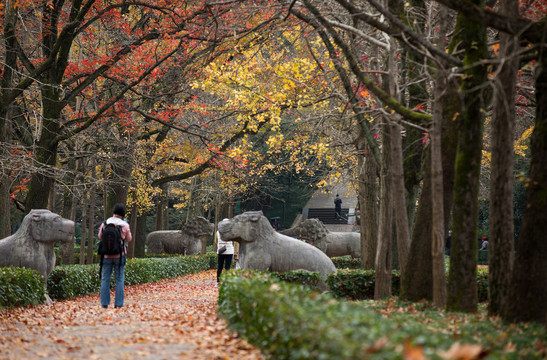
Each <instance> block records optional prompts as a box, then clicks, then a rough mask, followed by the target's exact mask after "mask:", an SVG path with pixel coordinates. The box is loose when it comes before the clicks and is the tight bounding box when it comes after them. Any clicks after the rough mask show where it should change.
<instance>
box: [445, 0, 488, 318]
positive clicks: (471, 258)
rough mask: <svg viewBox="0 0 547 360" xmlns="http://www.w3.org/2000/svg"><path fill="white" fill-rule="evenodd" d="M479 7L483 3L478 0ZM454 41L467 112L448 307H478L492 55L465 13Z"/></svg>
mask: <svg viewBox="0 0 547 360" xmlns="http://www.w3.org/2000/svg"><path fill="white" fill-rule="evenodd" d="M474 3H476V4H477V5H481V6H482V5H483V2H482V1H480V0H478V1H474ZM455 31H456V35H455V39H459V40H461V43H460V47H461V48H463V49H465V58H464V65H465V66H466V69H465V71H464V75H463V83H462V87H461V92H462V98H463V106H462V108H461V112H462V114H463V117H462V122H461V123H460V129H459V131H458V150H457V154H456V176H455V182H454V213H453V225H454V227H453V236H452V243H451V247H452V248H451V250H450V272H449V276H448V297H447V309H448V310H450V311H463V312H475V311H476V310H477V302H478V296H477V278H476V275H477V226H478V191H479V175H480V167H481V156H482V121H483V119H482V109H483V102H484V101H485V99H484V98H483V90H482V89H483V86H484V84H485V83H486V66H485V65H480V64H478V62H479V61H481V60H483V59H485V58H486V56H487V49H486V28H485V27H484V26H483V25H480V24H477V23H475V22H473V21H470V20H468V19H467V18H465V17H464V16H462V15H461V14H460V15H458V20H457V23H456V30H455Z"/></svg>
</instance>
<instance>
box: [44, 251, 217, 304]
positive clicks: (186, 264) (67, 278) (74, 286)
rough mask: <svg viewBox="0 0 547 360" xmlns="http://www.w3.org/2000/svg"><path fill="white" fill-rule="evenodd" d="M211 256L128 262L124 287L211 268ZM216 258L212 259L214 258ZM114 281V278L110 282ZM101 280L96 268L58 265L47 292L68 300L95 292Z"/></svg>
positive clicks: (52, 296)
mask: <svg viewBox="0 0 547 360" xmlns="http://www.w3.org/2000/svg"><path fill="white" fill-rule="evenodd" d="M211 257H212V256H211V255H192V256H176V257H167V258H147V259H129V260H127V264H126V266H125V285H127V286H130V285H136V284H144V283H148V282H154V281H159V280H161V279H172V278H175V277H179V276H184V275H188V274H192V273H196V272H200V271H205V270H209V269H210V268H211V261H210V258H211ZM214 257H215V259H216V256H214ZM111 281H112V282H114V277H112V279H111ZM100 284H101V280H100V279H99V265H97V264H93V265H60V266H57V267H56V268H55V269H54V270H53V271H52V272H51V274H50V275H49V278H48V292H49V295H50V296H51V298H53V299H59V300H60V299H68V298H73V297H77V296H82V295H87V294H93V293H97V292H98V291H99V287H100Z"/></svg>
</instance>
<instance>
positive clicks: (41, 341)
mask: <svg viewBox="0 0 547 360" xmlns="http://www.w3.org/2000/svg"><path fill="white" fill-rule="evenodd" d="M215 279H216V274H215V271H214V270H211V271H207V272H202V273H198V274H192V275H188V276H185V277H182V278H177V279H171V280H165V281H161V282H157V283H149V284H143V285H136V286H130V287H126V288H125V306H124V307H123V308H121V309H113V308H112V305H111V307H109V308H108V309H103V308H102V307H101V306H100V303H99V296H98V294H97V295H93V296H86V297H82V298H77V299H73V300H67V301H61V302H55V303H54V304H52V305H40V306H36V307H29V308H16V309H10V310H3V311H0V359H2V360H3V359H36V358H49V359H107V358H112V359H125V358H128V359H173V358H182V359H219V360H220V359H263V356H262V355H261V354H260V351H259V350H257V349H256V348H254V347H252V346H251V345H249V344H248V343H247V342H246V341H245V340H243V339H241V338H239V337H238V336H237V334H234V333H232V332H230V331H229V330H228V328H227V325H226V323H225V322H224V321H223V320H221V319H219V318H218V317H217V297H218V289H217V287H216V286H215V285H216V280H215ZM111 295H112V297H111V304H113V301H114V294H113V293H112V294H111Z"/></svg>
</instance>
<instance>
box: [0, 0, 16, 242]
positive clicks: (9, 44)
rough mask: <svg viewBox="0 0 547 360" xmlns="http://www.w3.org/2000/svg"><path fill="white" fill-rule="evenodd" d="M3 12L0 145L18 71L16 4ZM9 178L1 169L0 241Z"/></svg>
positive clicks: (5, 226) (7, 227)
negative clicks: (15, 74) (14, 77)
mask: <svg viewBox="0 0 547 360" xmlns="http://www.w3.org/2000/svg"><path fill="white" fill-rule="evenodd" d="M7 4H8V5H7V6H6V7H5V9H4V11H5V14H4V21H3V25H4V34H3V40H4V43H3V45H4V49H5V53H4V54H3V59H2V63H3V64H2V65H3V67H2V69H1V70H2V71H1V83H0V85H1V86H0V143H2V144H3V143H9V142H10V140H11V139H9V136H8V134H9V133H10V132H9V131H8V128H9V123H10V121H11V111H10V110H9V109H10V108H11V104H10V101H9V100H7V98H8V97H9V92H10V91H11V89H12V86H13V74H14V72H15V71H17V70H18V67H17V52H16V49H15V48H16V43H17V41H16V40H17V39H16V36H15V34H16V30H17V29H16V27H17V19H18V13H17V4H16V3H14V2H9V3H7ZM9 156H10V154H8V152H7V149H6V148H5V147H4V146H2V147H1V148H0V157H1V158H5V159H9ZM10 184H11V181H10V178H9V173H8V172H6V171H5V169H2V171H1V172H0V239H3V238H5V237H8V236H10V235H11V213H10V203H9V201H10Z"/></svg>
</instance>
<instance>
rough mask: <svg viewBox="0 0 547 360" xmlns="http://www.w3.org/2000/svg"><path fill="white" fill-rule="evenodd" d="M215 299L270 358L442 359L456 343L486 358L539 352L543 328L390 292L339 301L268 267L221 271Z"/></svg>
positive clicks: (224, 314)
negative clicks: (407, 299) (480, 351)
mask: <svg viewBox="0 0 547 360" xmlns="http://www.w3.org/2000/svg"><path fill="white" fill-rule="evenodd" d="M481 272H482V273H483V274H480V275H479V277H480V278H481V281H482V279H483V275H484V272H485V271H484V270H483V271H479V273H481ZM369 275H370V274H369ZM368 278H369V279H370V276H368ZM218 305H219V316H221V317H222V318H223V319H225V320H226V321H227V323H228V324H229V326H230V328H231V329H232V330H234V331H237V333H238V334H239V335H241V336H242V337H243V338H245V339H246V340H247V341H249V342H250V343H251V344H253V345H255V346H257V347H258V348H260V349H261V352H262V353H263V354H264V355H266V357H268V358H272V359H330V360H345V359H356V360H359V359H370V360H390V359H402V358H403V357H405V356H411V355H408V354H409V353H410V351H412V350H413V349H415V350H416V351H417V352H416V356H420V358H422V357H423V358H428V359H441V358H446V355H445V354H446V353H447V351H448V350H449V349H450V348H451V347H452V346H454V345H456V346H457V345H458V343H462V344H480V347H481V348H482V349H483V352H484V353H485V354H486V355H485V356H487V357H488V358H489V359H490V358H492V359H515V360H516V359H540V358H543V356H542V355H544V354H545V350H544V344H543V343H542V342H541V340H542V339H544V338H545V327H543V326H542V325H539V324H537V325H536V324H530V323H525V324H510V325H507V324H504V323H503V322H502V321H501V320H500V319H499V318H489V317H488V316H486V312H485V310H484V309H482V310H481V311H479V313H477V314H466V313H461V314H458V313H450V314H449V315H447V313H445V312H443V311H439V310H436V309H435V308H434V307H432V306H430V305H428V303H427V302H421V303H405V302H401V301H398V300H397V299H396V298H394V297H392V298H390V299H388V300H386V301H380V302H376V301H374V302H369V301H365V302H354V301H345V300H339V299H335V298H333V297H332V296H331V295H330V294H329V293H317V292H313V291H312V290H310V289H309V288H307V287H304V286H301V285H296V284H290V283H286V282H281V281H279V280H278V279H277V275H274V274H269V273H260V272H254V273H253V272H249V271H243V270H237V271H230V272H227V273H226V274H225V275H224V276H223V278H222V281H221V284H220V288H219V298H218ZM424 320H427V321H424ZM500 334H501V335H500ZM407 351H408V353H407ZM422 351H423V353H422Z"/></svg>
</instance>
